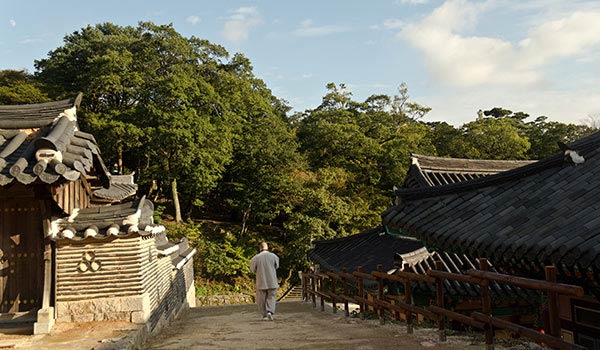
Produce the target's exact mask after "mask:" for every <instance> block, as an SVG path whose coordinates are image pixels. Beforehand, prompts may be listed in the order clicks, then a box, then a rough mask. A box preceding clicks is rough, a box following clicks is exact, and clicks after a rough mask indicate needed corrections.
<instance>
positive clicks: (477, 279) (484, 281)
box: [302, 259, 585, 350]
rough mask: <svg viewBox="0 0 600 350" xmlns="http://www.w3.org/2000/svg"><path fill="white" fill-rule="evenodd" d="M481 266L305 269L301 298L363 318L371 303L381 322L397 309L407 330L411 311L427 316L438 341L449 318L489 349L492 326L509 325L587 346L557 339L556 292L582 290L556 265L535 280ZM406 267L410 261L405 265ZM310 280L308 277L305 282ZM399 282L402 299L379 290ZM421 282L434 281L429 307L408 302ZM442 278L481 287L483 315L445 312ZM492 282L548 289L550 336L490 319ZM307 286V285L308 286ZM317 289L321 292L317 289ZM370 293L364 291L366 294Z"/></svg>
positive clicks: (545, 338)
mask: <svg viewBox="0 0 600 350" xmlns="http://www.w3.org/2000/svg"><path fill="white" fill-rule="evenodd" d="M479 263H480V268H481V270H468V271H465V273H464V274H457V273H452V272H446V271H441V268H442V263H441V262H439V261H438V262H436V269H430V270H428V271H427V272H426V274H417V273H414V272H408V271H401V270H396V271H395V272H394V273H393V274H388V273H385V272H383V271H382V268H381V265H378V267H377V271H372V272H370V273H366V272H363V271H362V267H360V266H359V267H357V269H356V271H353V272H346V269H345V268H344V269H342V271H343V272H331V271H327V272H314V273H312V272H307V273H303V274H302V281H303V292H305V294H304V298H305V299H307V298H308V297H309V295H310V296H312V300H313V306H314V307H316V301H315V296H319V297H320V298H321V310H322V311H324V309H325V308H324V298H328V299H331V300H332V303H333V306H334V312H336V311H337V307H336V306H335V305H336V300H338V301H343V302H344V308H345V310H346V316H348V315H349V307H348V303H349V302H354V303H357V304H358V305H359V307H360V311H361V312H360V315H361V317H364V311H365V310H366V309H367V306H370V307H372V308H373V309H374V310H376V311H377V312H378V314H379V318H380V321H381V322H382V323H383V322H384V315H383V312H384V310H388V311H390V312H394V317H395V318H397V319H398V318H399V313H401V312H402V313H404V314H405V317H406V320H407V331H408V332H409V333H412V317H413V316H412V314H413V313H415V314H420V315H423V316H424V317H426V318H429V319H431V320H434V321H437V322H438V327H439V330H440V340H442V341H443V340H445V337H446V335H445V318H449V319H452V320H455V321H458V322H461V323H463V324H466V325H468V326H471V327H474V328H478V329H484V330H485V333H486V344H488V345H490V346H491V347H493V345H492V344H493V338H494V334H493V327H496V328H500V329H508V330H511V331H514V332H517V333H518V334H520V335H523V336H525V337H528V338H530V339H533V340H535V341H538V342H543V343H545V344H546V345H548V346H551V347H553V348H555V349H569V350H571V349H578V350H579V349H585V348H584V347H581V346H579V345H576V344H573V343H569V342H567V341H564V340H562V339H561V338H560V334H559V333H560V320H559V316H558V301H557V300H558V295H566V296H582V295H583V294H584V290H583V288H581V287H580V286H574V285H569V284H563V283H558V282H556V268H554V267H546V279H547V280H545V281H544V280H536V279H531V278H525V277H518V276H511V275H506V274H500V273H496V272H491V271H487V268H489V263H488V262H487V260H486V259H480V261H479ZM404 267H405V269H406V268H407V267H408V264H405V265H404ZM309 280H310V281H309ZM324 280H329V281H330V283H331V284H330V289H331V290H330V291H329V292H326V291H325V290H324V289H323V288H324ZM349 280H350V281H353V282H355V283H356V287H355V289H356V291H357V293H356V295H354V296H353V297H352V296H350V295H347V294H348V293H349V289H348V285H349V284H348V282H349ZM364 280H370V281H376V282H377V286H378V293H377V296H375V297H373V298H372V299H369V298H367V297H365V290H364V285H363V281H364ZM386 280H387V281H394V282H401V283H403V284H404V289H405V291H404V292H405V295H404V297H405V298H404V299H405V300H400V299H401V298H394V299H392V298H387V297H386V296H385V295H384V293H383V282H384V281H386ZM336 281H342V282H345V283H342V286H343V292H342V293H338V292H337V288H336ZM413 281H422V282H426V283H430V284H435V285H436V295H437V298H436V304H437V305H430V306H428V307H427V308H422V307H419V306H415V305H412V298H411V294H412V293H411V287H410V286H411V282H413ZM444 281H457V282H463V283H468V284H473V285H478V286H480V287H481V300H482V302H481V303H482V308H483V313H480V312H473V313H471V315H469V316H468V315H465V314H461V313H458V312H455V311H452V310H448V309H446V308H445V305H444V288H443V286H444ZM490 281H495V282H500V283H505V284H509V285H513V286H516V287H520V288H525V289H533V290H539V291H543V292H546V293H548V304H549V305H548V306H549V308H550V312H549V313H550V328H549V334H543V333H540V332H538V331H536V330H533V329H530V328H526V327H523V326H521V325H519V324H516V323H511V322H508V321H504V320H501V319H499V318H496V317H493V316H492V314H491V297H490V290H489V285H490ZM309 284H310V287H311V288H312V289H310V288H308V286H309ZM319 288H320V290H319ZM366 294H367V295H368V292H367V293H366Z"/></svg>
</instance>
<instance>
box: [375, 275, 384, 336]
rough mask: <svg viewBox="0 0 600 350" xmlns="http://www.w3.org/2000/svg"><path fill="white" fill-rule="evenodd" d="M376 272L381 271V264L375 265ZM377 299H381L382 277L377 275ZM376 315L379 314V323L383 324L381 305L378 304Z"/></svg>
mask: <svg viewBox="0 0 600 350" xmlns="http://www.w3.org/2000/svg"><path fill="white" fill-rule="evenodd" d="M377 272H383V266H382V265H381V264H378V265H377ZM377 299H378V300H380V301H384V300H383V279H382V278H381V277H377ZM377 315H378V316H379V323H380V324H385V314H384V308H383V306H379V307H378V308H377Z"/></svg>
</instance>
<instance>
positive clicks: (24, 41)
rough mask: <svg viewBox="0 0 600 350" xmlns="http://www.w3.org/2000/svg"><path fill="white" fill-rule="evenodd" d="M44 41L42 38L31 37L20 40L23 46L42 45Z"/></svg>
mask: <svg viewBox="0 0 600 350" xmlns="http://www.w3.org/2000/svg"><path fill="white" fill-rule="evenodd" d="M42 41H43V40H42V38H33V37H30V36H26V37H24V38H23V39H21V40H19V44H22V45H28V44H37V43H41V42H42Z"/></svg>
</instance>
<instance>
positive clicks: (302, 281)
mask: <svg viewBox="0 0 600 350" xmlns="http://www.w3.org/2000/svg"><path fill="white" fill-rule="evenodd" d="M298 274H299V275H300V283H301V285H302V301H307V299H308V298H307V297H306V281H305V276H304V274H303V273H302V271H299V272H298Z"/></svg>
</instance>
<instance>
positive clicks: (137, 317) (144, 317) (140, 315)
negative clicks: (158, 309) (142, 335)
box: [129, 311, 150, 323]
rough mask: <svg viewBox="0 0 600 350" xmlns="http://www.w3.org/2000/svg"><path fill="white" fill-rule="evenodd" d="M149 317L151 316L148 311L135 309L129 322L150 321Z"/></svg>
mask: <svg viewBox="0 0 600 350" xmlns="http://www.w3.org/2000/svg"><path fill="white" fill-rule="evenodd" d="M148 318H150V316H149V313H148V312H144V311H133V312H132V313H131V319H130V321H129V322H133V323H145V322H146V321H148Z"/></svg>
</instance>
